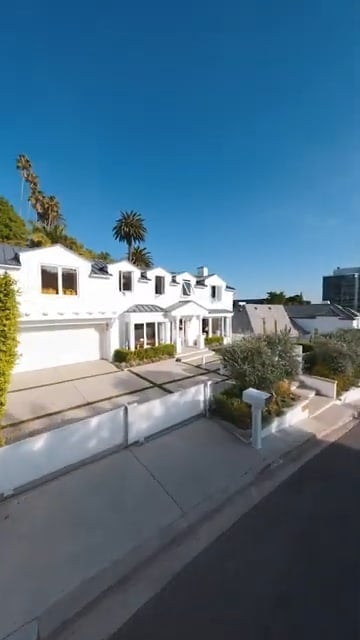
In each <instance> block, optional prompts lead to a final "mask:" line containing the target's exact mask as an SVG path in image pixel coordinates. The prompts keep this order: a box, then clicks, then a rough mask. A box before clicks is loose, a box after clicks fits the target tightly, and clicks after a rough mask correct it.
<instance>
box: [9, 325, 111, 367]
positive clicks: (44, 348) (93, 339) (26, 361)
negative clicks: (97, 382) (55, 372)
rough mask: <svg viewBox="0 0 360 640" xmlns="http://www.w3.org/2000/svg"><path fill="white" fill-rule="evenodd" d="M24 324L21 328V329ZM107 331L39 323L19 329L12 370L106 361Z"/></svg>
mask: <svg viewBox="0 0 360 640" xmlns="http://www.w3.org/2000/svg"><path fill="white" fill-rule="evenodd" d="M24 325H25V326H24ZM109 340H110V335H109V328H108V324H107V323H105V322H99V323H92V324H88V323H87V324H83V323H79V324H74V323H72V324H62V325H60V323H55V324H53V325H49V324H47V325H46V324H44V325H43V324H42V323H41V324H39V325H37V326H26V324H25V323H24V324H23V326H22V327H20V333H19V346H18V356H19V357H18V362H17V364H16V366H15V371H16V372H17V371H34V370H36V369H47V368H49V367H56V366H59V365H64V364H73V363H76V362H87V361H90V360H100V359H101V358H106V359H108V358H109V357H110V353H109V351H110V348H109Z"/></svg>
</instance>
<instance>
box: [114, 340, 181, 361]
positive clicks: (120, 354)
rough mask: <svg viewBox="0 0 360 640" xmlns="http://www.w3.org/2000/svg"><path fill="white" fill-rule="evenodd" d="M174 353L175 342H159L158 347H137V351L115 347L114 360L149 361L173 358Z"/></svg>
mask: <svg viewBox="0 0 360 640" xmlns="http://www.w3.org/2000/svg"><path fill="white" fill-rule="evenodd" d="M174 355H175V345H174V344H159V345H158V346H157V347H148V348H146V349H136V350H135V351H130V350H129V349H115V351H114V354H113V361H114V362H133V361H134V360H138V361H140V362H147V361H148V360H154V359H156V358H163V357H168V358H172V357H174Z"/></svg>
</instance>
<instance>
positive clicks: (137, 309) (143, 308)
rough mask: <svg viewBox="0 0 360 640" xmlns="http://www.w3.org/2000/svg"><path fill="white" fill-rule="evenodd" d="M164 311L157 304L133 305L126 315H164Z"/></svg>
mask: <svg viewBox="0 0 360 640" xmlns="http://www.w3.org/2000/svg"><path fill="white" fill-rule="evenodd" d="M163 311H164V309H163V308H162V307H159V306H158V305H157V304H133V305H132V307H129V308H128V309H127V310H126V311H125V313H162V312H163Z"/></svg>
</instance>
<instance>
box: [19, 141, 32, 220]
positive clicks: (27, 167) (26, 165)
mask: <svg viewBox="0 0 360 640" xmlns="http://www.w3.org/2000/svg"><path fill="white" fill-rule="evenodd" d="M16 168H17V170H18V171H20V174H21V191H20V215H22V206H23V200H24V186H25V181H27V179H28V177H29V176H30V175H31V173H32V165H31V162H30V160H29V158H28V157H27V156H26V155H25V154H24V153H20V154H19V155H18V157H17V158H16Z"/></svg>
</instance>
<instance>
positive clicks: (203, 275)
mask: <svg viewBox="0 0 360 640" xmlns="http://www.w3.org/2000/svg"><path fill="white" fill-rule="evenodd" d="M197 272H198V276H200V277H201V278H206V277H207V276H208V275H209V269H208V268H207V267H198V270H197Z"/></svg>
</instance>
